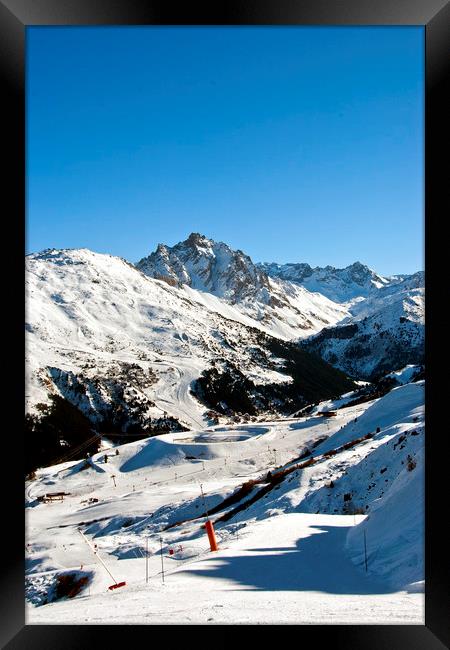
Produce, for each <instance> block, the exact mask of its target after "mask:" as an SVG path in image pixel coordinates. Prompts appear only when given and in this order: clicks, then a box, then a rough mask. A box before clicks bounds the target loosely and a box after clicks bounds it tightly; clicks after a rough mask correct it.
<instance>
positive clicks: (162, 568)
mask: <svg viewBox="0 0 450 650" xmlns="http://www.w3.org/2000/svg"><path fill="white" fill-rule="evenodd" d="M159 542H160V545H161V575H162V581H163V582H164V556H163V550H162V544H163V540H162V537H160V538H159Z"/></svg>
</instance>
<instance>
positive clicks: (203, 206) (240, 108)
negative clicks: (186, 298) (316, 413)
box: [26, 27, 424, 275]
mask: <svg viewBox="0 0 450 650" xmlns="http://www.w3.org/2000/svg"><path fill="white" fill-rule="evenodd" d="M423 84H424V33H423V28H422V27H399V28H394V27H388V28H384V27H373V28H371V27H354V28H346V27H344V28H343V27H326V28H325V27H264V28H261V27H249V28H247V27H238V28H232V27H230V28H219V27H208V28H205V27H195V28H194V27H188V28H180V27H128V28H127V27H119V28H113V27H103V28H102V27H100V28H94V27H87V28H86V27H85V28H83V27H81V28H73V27H49V28H45V27H32V28H27V227H26V233H27V252H34V251H38V250H42V249H44V248H53V247H54V248H78V247H87V248H90V249H92V250H95V251H99V252H107V253H111V254H113V255H120V256H122V257H125V258H126V259H128V260H130V261H137V260H139V259H140V258H141V257H143V256H145V255H147V254H149V253H150V252H151V251H152V250H153V249H154V248H155V247H156V245H157V244H158V243H159V242H163V243H167V244H169V245H172V244H175V243H176V242H178V241H180V240H182V239H185V238H186V237H187V235H188V234H189V233H190V232H192V231H194V232H201V233H203V234H205V235H207V236H208V237H211V238H213V239H217V240H220V241H225V242H227V243H228V244H230V245H231V246H232V247H233V248H240V249H241V250H243V251H245V252H246V253H248V254H249V255H250V256H251V257H252V258H253V259H254V260H255V261H277V262H296V261H302V262H309V263H310V264H312V265H314V266H315V265H319V266H324V265H326V264H331V265H334V266H346V265H347V264H350V263H352V262H354V261H356V260H360V261H361V262H364V263H366V264H368V265H369V266H370V267H372V268H374V269H376V270H377V271H379V272H380V273H384V274H386V275H388V274H395V273H412V272H414V271H416V270H419V269H422V268H423V245H424V241H423V220H424V216H423V201H424V192H423V162H424V161H423V136H424V133H423V100H424V88H423Z"/></svg>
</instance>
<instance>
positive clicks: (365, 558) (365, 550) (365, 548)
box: [364, 530, 367, 573]
mask: <svg viewBox="0 0 450 650" xmlns="http://www.w3.org/2000/svg"><path fill="white" fill-rule="evenodd" d="M364 562H365V565H366V573H367V544H366V531H365V530H364Z"/></svg>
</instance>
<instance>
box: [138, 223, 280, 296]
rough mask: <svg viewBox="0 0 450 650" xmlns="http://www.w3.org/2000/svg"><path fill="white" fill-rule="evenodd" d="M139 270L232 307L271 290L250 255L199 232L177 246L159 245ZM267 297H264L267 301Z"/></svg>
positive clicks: (266, 279)
mask: <svg viewBox="0 0 450 650" xmlns="http://www.w3.org/2000/svg"><path fill="white" fill-rule="evenodd" d="M136 266H137V268H138V269H139V270H140V271H142V272H143V273H145V274H146V275H148V276H150V277H168V278H171V279H172V280H178V281H179V282H180V283H182V284H187V285H188V286H190V287H192V288H193V289H198V290H200V291H207V292H209V293H213V294H214V295H216V296H217V297H219V298H224V299H226V300H228V301H230V302H232V303H235V302H238V301H240V300H243V299H245V298H246V297H248V296H253V295H254V294H255V292H258V291H261V290H263V289H268V285H269V283H268V278H267V275H266V274H265V273H264V272H263V271H261V270H260V269H258V268H257V267H256V265H255V264H253V262H252V260H251V259H250V257H249V256H248V255H245V253H243V252H242V251H240V250H236V251H234V250H232V249H231V248H230V247H229V246H228V245H227V244H225V243H224V242H215V241H214V240H212V239H208V237H206V236H205V235H202V234H200V233H197V232H192V233H191V234H190V235H189V237H188V238H187V239H185V240H184V241H182V242H179V243H178V244H176V245H175V246H166V245H164V244H158V246H157V248H156V250H155V251H154V252H153V253H151V254H150V255H149V256H148V257H144V258H143V259H142V260H140V261H139V262H138V263H137V265H136ZM268 297H269V296H268V295H266V296H265V299H266V301H267V299H268Z"/></svg>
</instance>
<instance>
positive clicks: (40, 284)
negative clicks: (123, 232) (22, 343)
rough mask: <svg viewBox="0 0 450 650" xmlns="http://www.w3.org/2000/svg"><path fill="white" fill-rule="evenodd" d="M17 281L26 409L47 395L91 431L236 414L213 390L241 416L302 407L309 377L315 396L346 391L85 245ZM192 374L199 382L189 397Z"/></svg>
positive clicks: (288, 348)
mask: <svg viewBox="0 0 450 650" xmlns="http://www.w3.org/2000/svg"><path fill="white" fill-rule="evenodd" d="M26 282H27V313H26V316H27V318H26V333H27V337H26V366H27V396H26V397H27V410H28V411H29V412H31V413H33V412H34V413H35V412H36V405H37V404H42V403H43V404H45V403H48V400H49V394H50V395H51V394H58V395H62V396H63V397H65V398H66V399H68V400H69V401H70V402H71V403H72V404H73V405H75V406H76V407H78V408H79V409H80V410H81V411H82V412H83V413H84V414H85V415H87V416H88V417H89V419H90V420H91V421H92V422H94V423H97V424H99V423H102V422H103V425H104V426H107V424H106V423H108V426H111V427H115V428H118V429H120V430H124V429H126V430H129V428H130V427H134V428H138V429H140V430H151V428H149V427H150V425H152V424H153V429H155V428H156V429H157V430H161V425H162V421H163V420H164V425H165V426H168V427H169V428H173V427H174V426H176V425H177V422H178V423H179V424H180V425H182V426H187V427H191V426H201V425H204V424H205V422H207V421H208V417H207V415H206V413H207V411H208V408H216V409H218V410H219V412H220V411H221V412H228V410H231V411H233V410H236V409H237V408H239V407H241V410H242V408H243V403H242V402H240V403H239V404H237V403H236V408H235V409H233V408H231V409H229V408H228V407H230V404H228V405H227V403H226V399H225V398H223V399H222V397H221V392H225V395H229V396H231V395H232V394H233V391H235V392H236V393H239V394H240V396H241V397H245V405H246V407H247V410H246V411H245V412H252V410H253V411H258V410H259V409H260V408H269V405H270V408H272V407H274V408H277V404H278V405H279V406H280V407H282V403H283V402H284V403H285V407H286V408H291V406H290V401H292V402H293V403H294V402H296V401H298V399H300V400H301V395H302V394H304V397H305V398H306V399H311V397H312V394H313V393H314V392H315V390H316V389H314V387H313V386H312V385H311V384H310V381H309V378H308V373H311V372H314V373H315V374H316V375H317V376H318V377H321V386H320V387H319V392H321V393H322V397H324V396H326V394H328V392H331V393H337V392H339V391H341V392H342V390H345V386H346V385H347V386H349V385H351V383H350V382H348V381H347V380H346V378H345V377H344V376H343V375H342V373H340V372H338V371H335V370H334V369H333V368H331V367H330V366H328V365H327V364H325V363H322V362H321V363H320V364H319V363H317V361H314V359H313V358H312V357H310V355H309V354H307V355H304V356H303V357H301V354H302V353H301V351H300V350H299V349H298V347H297V346H296V345H295V344H293V343H289V342H283V341H281V340H279V339H274V338H273V337H271V336H269V335H267V334H266V333H264V332H263V331H262V330H261V329H260V328H258V323H257V322H256V321H254V320H253V319H251V318H250V317H249V316H246V315H245V314H244V313H243V312H242V311H241V310H238V309H236V307H235V306H234V305H231V304H229V303H227V302H226V301H223V300H221V299H219V298H217V297H215V296H213V295H211V294H209V293H205V292H200V291H198V290H197V289H193V288H191V287H188V286H186V285H182V286H172V284H168V283H167V282H166V281H162V280H156V279H154V278H150V277H148V276H147V275H144V274H143V273H142V272H141V271H139V270H138V269H137V268H136V267H134V266H133V265H132V264H130V263H128V262H126V261H125V260H123V259H120V258H117V257H113V256H110V255H102V254H97V253H93V252H91V251H89V250H86V249H79V250H48V251H44V252H43V253H38V254H32V255H29V256H27V258H26ZM311 364H312V366H311ZM303 367H304V370H302V368H303ZM213 368H214V372H213ZM312 368H314V370H312ZM202 373H209V374H207V375H206V376H204V377H203V385H202V390H201V391H198V392H197V393H196V397H194V395H193V392H195V390H194V389H195V382H196V381H197V380H199V378H200V377H201V375H202ZM280 384H281V385H283V386H284V388H283V390H281V389H280V388H277V386H278V385H280ZM233 387H234V388H233ZM237 387H239V390H238V388H237ZM323 391H325V393H323ZM230 399H231V397H230ZM170 418H172V419H170Z"/></svg>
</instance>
